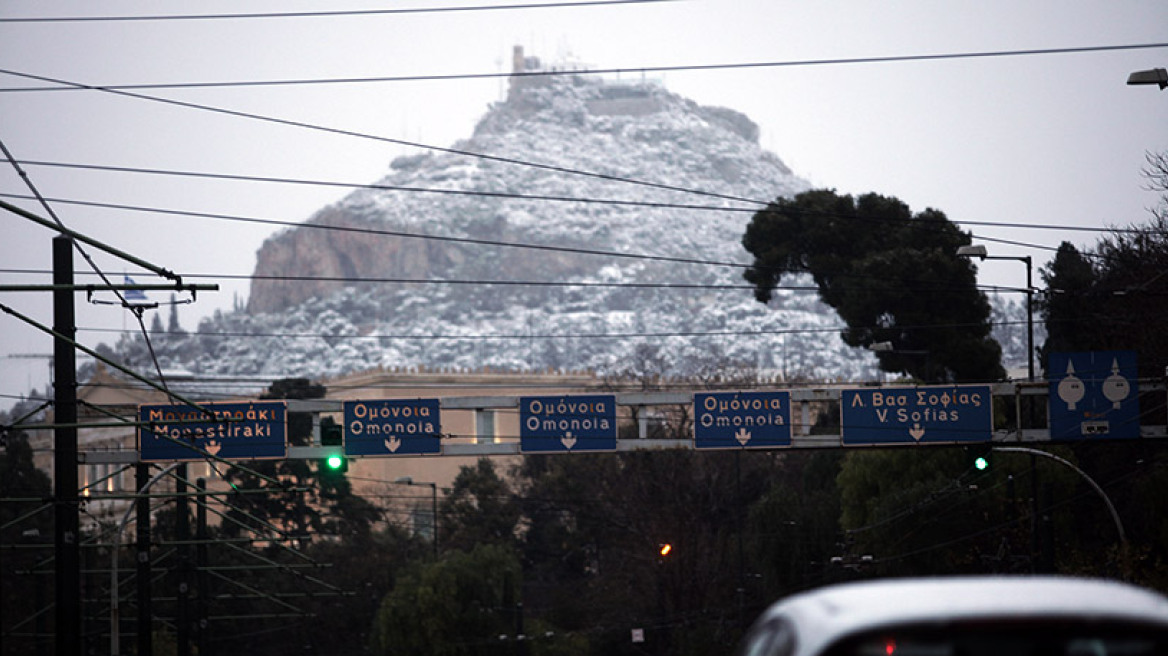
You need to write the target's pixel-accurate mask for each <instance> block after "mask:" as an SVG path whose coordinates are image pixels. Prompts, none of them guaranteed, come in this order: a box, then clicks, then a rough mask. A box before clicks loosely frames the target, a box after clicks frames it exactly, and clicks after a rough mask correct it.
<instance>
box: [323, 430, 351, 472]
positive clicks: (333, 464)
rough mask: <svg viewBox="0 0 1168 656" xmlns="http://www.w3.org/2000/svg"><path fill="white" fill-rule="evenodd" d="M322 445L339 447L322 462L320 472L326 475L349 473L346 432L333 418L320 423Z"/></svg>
mask: <svg viewBox="0 0 1168 656" xmlns="http://www.w3.org/2000/svg"><path fill="white" fill-rule="evenodd" d="M320 445H321V446H329V447H339V448H338V450H337V451H336V452H334V453H330V454H329V455H328V456H326V457H325V458H324V459H323V460H321V461H320V471H321V472H322V473H325V474H343V473H345V472H347V471H349V460H348V459H347V458H345V452H344V446H345V432H344V429H342V428H341V426H340V425H339V424H337V423H336V422H335V421H333V419H332V418H331V417H325V418H324V419H322V420H321V421H320Z"/></svg>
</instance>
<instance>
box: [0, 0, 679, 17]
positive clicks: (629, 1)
mask: <svg viewBox="0 0 1168 656" xmlns="http://www.w3.org/2000/svg"><path fill="white" fill-rule="evenodd" d="M678 1H679V0H576V1H572V2H538V3H527V4H523V3H519V4H479V5H452V6H447V7H399V8H393V9H335V10H329V11H285V12H247V13H235V14H228V13H223V14H160V15H145V16H141V15H123V16H30V17H24V18H21V17H14V18H0V23H98V22H102V23H111V22H140V21H191V20H239V19H255V18H335V17H345V16H387V15H406V14H438V13H466V12H478V11H509V10H516V9H574V8H577V7H597V6H611V5H643V4H660V3H665V2H678Z"/></svg>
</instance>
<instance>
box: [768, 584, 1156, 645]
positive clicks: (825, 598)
mask: <svg viewBox="0 0 1168 656" xmlns="http://www.w3.org/2000/svg"><path fill="white" fill-rule="evenodd" d="M776 616H783V617H786V618H787V619H788V620H789V621H790V623H791V625H792V627H793V628H794V629H795V631H796V634H797V637H796V639H797V640H798V641H799V643H800V647H801V648H800V653H802V652H803V648H810V651H811V652H814V651H817V650H818V649H820V648H822V647H824V646H826V645H827V644H829V643H832V642H835V641H836V640H838V639H839V638H842V637H844V636H849V635H854V634H856V633H859V632H862V631H868V630H878V629H880V628H882V627H891V626H904V625H913V624H916V625H920V624H933V623H935V624H943V623H947V622H961V621H972V620H993V619H1007V620H1024V619H1028V618H1029V619H1040V618H1041V619H1075V620H1083V621H1102V620H1113V621H1114V620H1124V621H1132V622H1141V623H1148V624H1153V625H1157V626H1160V627H1163V628H1165V629H1166V630H1168V598H1165V597H1163V596H1161V595H1159V594H1156V593H1154V592H1151V591H1148V590H1145V589H1142V588H1138V587H1135V586H1132V585H1128V584H1126V583H1120V582H1117V581H1107V580H1101V579H1080V578H1072V577H1059V576H989V577H986V576H977V577H945V578H915V579H881V580H875V581H866V582H859V583H847V584H842V585H835V586H831V587H826V588H821V589H818V590H815V591H812V592H806V593H802V594H799V595H795V596H793V597H789V598H787V599H785V600H783V601H780V602H778V603H776V604H775V605H773V606H771V608H770V609H768V610H767V611H766V612H765V613H763V615H762V617H761V618H760V622H763V621H766V620H768V619H770V618H773V617H776Z"/></svg>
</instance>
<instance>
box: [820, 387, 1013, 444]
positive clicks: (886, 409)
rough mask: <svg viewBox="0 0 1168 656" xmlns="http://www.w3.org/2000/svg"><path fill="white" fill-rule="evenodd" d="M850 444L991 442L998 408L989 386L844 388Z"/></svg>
mask: <svg viewBox="0 0 1168 656" xmlns="http://www.w3.org/2000/svg"><path fill="white" fill-rule="evenodd" d="M840 415H841V420H842V427H841V430H840V433H841V435H842V436H843V443H844V444H845V445H859V444H915V443H920V442H988V441H990V440H991V439H992V437H993V410H992V408H991V394H990V387H989V386H988V385H962V386H937V387H891V388H888V387H886V388H881V389H855V390H843V392H841V394H840Z"/></svg>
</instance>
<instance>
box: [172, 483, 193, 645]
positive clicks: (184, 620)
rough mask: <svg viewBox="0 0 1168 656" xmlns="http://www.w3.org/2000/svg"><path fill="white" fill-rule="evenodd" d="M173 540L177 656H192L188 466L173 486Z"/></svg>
mask: <svg viewBox="0 0 1168 656" xmlns="http://www.w3.org/2000/svg"><path fill="white" fill-rule="evenodd" d="M174 495H175V496H174V509H175V514H176V515H177V516H176V517H175V522H174V537H175V541H176V542H178V567H177V570H178V571H177V574H178V595H177V599H176V602H175V603H176V610H175V620H174V630H175V640H176V641H177V642H178V649H177V653H178V656H191V610H190V608H191V517H190V512H189V510H188V509H187V508H188V500H187V464H186V463H185V462H184V463H183V464H181V465H179V466H178V473H177V475H176V477H175V484H174Z"/></svg>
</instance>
